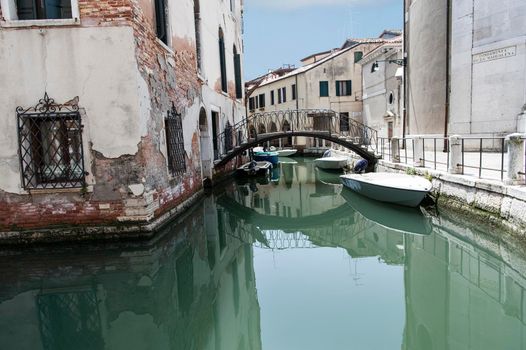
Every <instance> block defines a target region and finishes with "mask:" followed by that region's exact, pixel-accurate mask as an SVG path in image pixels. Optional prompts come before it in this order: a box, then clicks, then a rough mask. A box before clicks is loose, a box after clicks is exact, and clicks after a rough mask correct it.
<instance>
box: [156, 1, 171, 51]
mask: <svg viewBox="0 0 526 350" xmlns="http://www.w3.org/2000/svg"><path fill="white" fill-rule="evenodd" d="M155 23H156V30H157V37H158V38H159V39H160V40H161V41H162V42H163V43H165V44H167V43H168V40H167V35H166V7H165V2H164V0H155Z"/></svg>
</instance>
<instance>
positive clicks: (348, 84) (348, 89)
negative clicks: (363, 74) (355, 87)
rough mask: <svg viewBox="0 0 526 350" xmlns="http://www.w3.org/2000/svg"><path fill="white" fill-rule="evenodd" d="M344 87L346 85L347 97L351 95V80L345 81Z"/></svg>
mask: <svg viewBox="0 0 526 350" xmlns="http://www.w3.org/2000/svg"><path fill="white" fill-rule="evenodd" d="M345 85H347V86H346V87H347V95H349V96H350V95H352V80H347V81H346V82H345Z"/></svg>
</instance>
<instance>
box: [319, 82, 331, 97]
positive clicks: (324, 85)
mask: <svg viewBox="0 0 526 350" xmlns="http://www.w3.org/2000/svg"><path fill="white" fill-rule="evenodd" d="M328 96H329V82H327V81H320V97H328Z"/></svg>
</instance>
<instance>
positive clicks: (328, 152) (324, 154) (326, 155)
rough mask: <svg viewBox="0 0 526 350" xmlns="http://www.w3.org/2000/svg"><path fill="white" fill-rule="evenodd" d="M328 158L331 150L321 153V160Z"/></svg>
mask: <svg viewBox="0 0 526 350" xmlns="http://www.w3.org/2000/svg"><path fill="white" fill-rule="evenodd" d="M330 156H331V150H330V149H328V150H326V151H325V152H323V158H327V157H330Z"/></svg>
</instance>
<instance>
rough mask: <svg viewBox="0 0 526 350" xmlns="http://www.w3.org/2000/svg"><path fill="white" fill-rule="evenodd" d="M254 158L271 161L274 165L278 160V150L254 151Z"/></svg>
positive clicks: (260, 160)
mask: <svg viewBox="0 0 526 350" xmlns="http://www.w3.org/2000/svg"><path fill="white" fill-rule="evenodd" d="M254 160H255V161H257V162H264V161H266V162H271V163H272V165H276V164H278V162H279V159H278V152H254Z"/></svg>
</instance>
